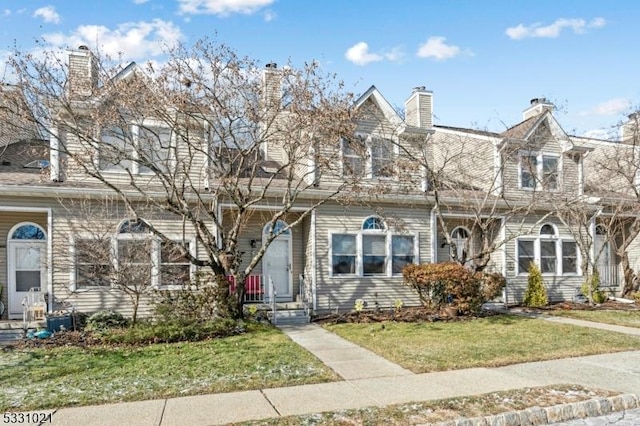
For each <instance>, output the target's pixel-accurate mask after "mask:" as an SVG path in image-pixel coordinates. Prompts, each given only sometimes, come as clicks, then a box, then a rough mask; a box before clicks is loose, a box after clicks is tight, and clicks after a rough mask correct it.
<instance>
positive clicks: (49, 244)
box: [47, 208, 53, 313]
mask: <svg viewBox="0 0 640 426" xmlns="http://www.w3.org/2000/svg"><path fill="white" fill-rule="evenodd" d="M52 230H53V212H52V210H51V208H48V209H47V234H48V236H49V238H47V266H48V268H47V281H48V282H47V293H48V295H49V296H48V300H47V306H48V307H49V309H48V311H49V313H51V312H53V232H52Z"/></svg>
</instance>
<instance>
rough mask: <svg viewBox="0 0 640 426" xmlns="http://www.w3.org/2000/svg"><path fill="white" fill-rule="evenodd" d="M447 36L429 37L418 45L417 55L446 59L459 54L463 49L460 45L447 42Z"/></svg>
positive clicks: (439, 59)
mask: <svg viewBox="0 0 640 426" xmlns="http://www.w3.org/2000/svg"><path fill="white" fill-rule="evenodd" d="M446 41H447V39H446V38H445V37H429V39H428V40H427V41H426V42H424V43H422V44H421V45H420V46H418V51H417V52H416V55H418V56H419V57H420V58H433V59H435V60H438V61H444V60H446V59H451V58H454V57H456V56H458V55H459V54H460V53H462V51H461V50H460V48H459V47H458V46H454V45H452V44H447V43H446Z"/></svg>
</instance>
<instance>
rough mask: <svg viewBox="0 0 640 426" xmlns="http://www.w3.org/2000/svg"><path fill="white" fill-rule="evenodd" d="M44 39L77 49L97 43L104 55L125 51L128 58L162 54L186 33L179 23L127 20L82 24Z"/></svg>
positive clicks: (54, 43)
mask: <svg viewBox="0 0 640 426" xmlns="http://www.w3.org/2000/svg"><path fill="white" fill-rule="evenodd" d="M43 38H44V39H45V40H46V41H47V43H48V44H49V45H50V46H51V47H52V48H57V47H66V48H77V47H78V46H80V45H83V44H84V45H87V46H90V47H91V48H93V46H97V47H98V49H99V51H100V54H101V55H106V56H110V57H112V58H115V57H117V56H118V55H119V54H122V58H123V59H124V60H139V59H143V60H147V59H150V57H153V56H158V55H162V54H163V53H164V52H165V51H166V49H167V48H168V47H171V46H173V45H175V44H176V43H178V42H179V41H181V40H183V39H184V34H183V33H182V31H181V30H180V28H178V27H177V26H176V25H175V24H173V23H172V22H168V21H163V20H161V19H154V20H153V21H151V22H145V21H140V22H127V23H123V24H120V25H118V27H117V28H115V29H110V28H107V27H105V26H101V25H82V26H80V27H78V28H76V29H75V30H74V31H73V32H72V33H71V34H63V33H51V34H45V35H44V36H43Z"/></svg>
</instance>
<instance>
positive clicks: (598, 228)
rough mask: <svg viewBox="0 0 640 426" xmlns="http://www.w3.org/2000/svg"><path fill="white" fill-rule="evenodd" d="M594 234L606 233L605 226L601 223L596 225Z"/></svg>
mask: <svg viewBox="0 0 640 426" xmlns="http://www.w3.org/2000/svg"><path fill="white" fill-rule="evenodd" d="M596 235H607V228H606V227H605V226H604V225H602V224H599V225H596Z"/></svg>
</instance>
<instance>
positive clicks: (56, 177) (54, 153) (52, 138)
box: [49, 126, 60, 182]
mask: <svg viewBox="0 0 640 426" xmlns="http://www.w3.org/2000/svg"><path fill="white" fill-rule="evenodd" d="M49 162H50V168H51V169H50V176H49V178H50V179H51V180H52V181H53V182H60V139H59V136H58V128H57V127H56V126H51V127H50V128H49Z"/></svg>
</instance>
